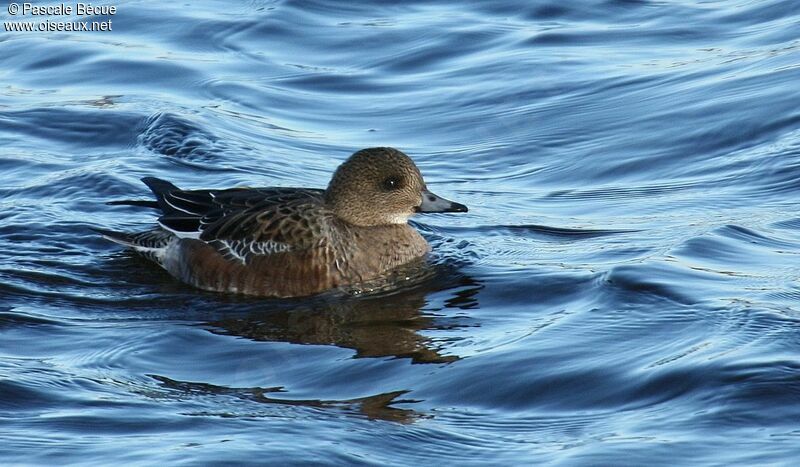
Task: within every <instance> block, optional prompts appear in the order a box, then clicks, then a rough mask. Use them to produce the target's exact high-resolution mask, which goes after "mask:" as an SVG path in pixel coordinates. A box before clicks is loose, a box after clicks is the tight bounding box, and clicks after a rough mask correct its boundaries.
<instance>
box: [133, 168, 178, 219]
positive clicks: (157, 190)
mask: <svg viewBox="0 0 800 467" xmlns="http://www.w3.org/2000/svg"><path fill="white" fill-rule="evenodd" d="M142 182H144V184H145V185H147V188H150V191H152V192H153V194H154V195H156V203H157V204H158V207H160V208H161V210H162V211H164V212H165V213H167V212H170V211H173V210H174V208H173V207H172V206H170V205H169V204H168V203H167V202H166V201H164V196H166V195H167V194H168V193H169V192H170V191H176V190H180V188H178V187H176V186H175V185H173V184H172V183H170V182H168V181H166V180H161V179H160V178H156V177H144V178H143V179H142Z"/></svg>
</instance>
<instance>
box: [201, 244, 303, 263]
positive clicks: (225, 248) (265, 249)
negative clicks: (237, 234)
mask: <svg viewBox="0 0 800 467" xmlns="http://www.w3.org/2000/svg"><path fill="white" fill-rule="evenodd" d="M210 243H211V244H213V245H214V246H216V247H217V249H218V250H219V252H220V253H221V254H222V256H223V257H224V258H225V259H227V260H230V261H235V262H239V263H242V264H247V256H248V255H251V256H252V255H260V256H267V255H272V254H276V253H283V252H285V251H289V250H291V246H289V245H288V244H286V243H281V242H275V241H272V240H267V241H264V242H255V241H252V240H214V241H212V242H210Z"/></svg>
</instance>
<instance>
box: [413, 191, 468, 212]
mask: <svg viewBox="0 0 800 467" xmlns="http://www.w3.org/2000/svg"><path fill="white" fill-rule="evenodd" d="M467 211H468V209H467V207H466V206H464V205H463V204H461V203H455V202H453V201H450V200H449V199H444V198H442V197H441V196H438V195H435V194H433V193H431V192H430V191H428V190H422V204H420V205H419V206H417V212H467Z"/></svg>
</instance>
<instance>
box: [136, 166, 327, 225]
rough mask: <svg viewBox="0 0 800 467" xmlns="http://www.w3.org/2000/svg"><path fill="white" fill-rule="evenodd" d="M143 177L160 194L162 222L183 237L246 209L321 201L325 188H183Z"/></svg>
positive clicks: (158, 201)
mask: <svg viewBox="0 0 800 467" xmlns="http://www.w3.org/2000/svg"><path fill="white" fill-rule="evenodd" d="M142 181H143V182H144V183H145V184H146V185H147V186H148V187H149V188H150V190H151V191H152V192H153V194H155V196H156V203H157V205H158V207H159V208H160V209H161V211H162V213H163V215H162V216H161V217H159V219H158V223H159V224H160V225H161V227H163V228H164V229H166V230H169V231H171V232H173V233H175V235H177V236H179V237H191V238H197V237H199V236H200V235H201V234H202V233H203V231H204V230H205V229H206V228H207V227H209V226H211V225H213V224H215V223H216V222H217V221H219V220H221V219H222V218H225V217H229V216H235V215H238V214H241V213H243V212H245V211H247V212H250V213H252V212H255V211H258V210H269V209H270V207H272V206H275V207H279V206H288V205H293V204H297V203H302V202H306V203H311V204H320V203H321V202H322V197H323V193H324V191H323V190H318V189H311V188H283V187H265V188H230V189H225V190H181V189H180V188H178V187H177V186H175V185H173V184H172V183H170V182H167V181H165V180H161V179H158V178H154V177H145V178H143V179H142Z"/></svg>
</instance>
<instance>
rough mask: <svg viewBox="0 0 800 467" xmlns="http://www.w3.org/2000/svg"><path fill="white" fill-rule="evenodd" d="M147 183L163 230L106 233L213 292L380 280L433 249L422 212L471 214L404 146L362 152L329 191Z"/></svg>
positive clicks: (275, 292)
mask: <svg viewBox="0 0 800 467" xmlns="http://www.w3.org/2000/svg"><path fill="white" fill-rule="evenodd" d="M142 181H143V182H144V183H145V184H146V185H147V186H148V187H149V188H150V190H152V192H153V194H154V195H155V197H156V201H118V202H112V203H110V204H131V205H137V206H146V207H152V208H158V209H160V210H161V212H162V215H161V217H159V218H158V227H157V228H156V229H154V230H150V231H147V232H141V233H133V234H129V233H122V232H115V231H109V230H100V229H97V230H98V231H99V232H100V233H101V234H102V235H103V236H104V237H105V238H107V239H109V240H111V241H113V242H116V243H119V244H122V245H125V246H126V247H129V248H132V249H133V250H135V251H137V252H139V253H141V254H142V255H144V256H145V257H147V258H149V259H151V260H153V261H155V262H156V263H158V264H159V265H160V266H161V267H163V268H164V269H165V270H167V272H169V273H170V274H171V275H172V276H174V277H176V278H177V279H179V280H181V281H183V282H185V283H188V284H191V285H193V286H195V287H198V288H200V289H204V290H210V291H218V292H233V293H241V294H247V295H257V296H270V297H299V296H306V295H312V294H316V293H319V292H322V291H324V290H328V289H332V288H336V287H341V286H352V285H354V284H359V283H366V282H369V281H371V280H375V279H378V278H380V277H382V276H383V275H385V274H386V273H387V272H389V271H391V270H392V269H395V268H397V267H398V266H401V265H403V264H406V263H409V262H411V261H414V260H416V259H419V258H421V257H423V256H424V255H425V254H426V253H427V252H428V251H429V249H430V247H429V246H428V243H427V242H426V241H425V239H424V238H423V237H422V236H421V235H420V234H419V232H417V231H416V230H415V229H414V228H413V227H411V226H410V225H409V224H408V219H409V217H411V216H412V215H414V214H415V213H418V212H467V207H466V206H464V205H463V204H459V203H455V202H452V201H448V200H446V199H444V198H442V197H440V196H437V195H435V194H433V193H431V192H430V191H429V190H428V189H427V187H426V186H425V181H424V180H423V179H422V174H421V173H420V171H419V169H418V168H417V166H416V165H415V164H414V162H413V161H412V160H411V158H409V157H408V156H407V155H405V154H404V153H402V152H401V151H398V150H397V149H394V148H368V149H362V150H361V151H358V152H356V153H355V154H353V155H352V156H350V158H349V159H347V161H345V162H344V163H342V164H341V165H340V166H339V167H338V168H337V169H336V171H335V172H334V174H333V177H332V178H331V181H330V184H329V185H328V187H327V189H325V190H321V189H311V188H279V187H269V188H232V189H222V190H181V189H179V188H178V187H176V186H175V185H173V184H172V183H170V182H167V181H164V180H160V179H158V178H153V177H146V178H143V179H142Z"/></svg>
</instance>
